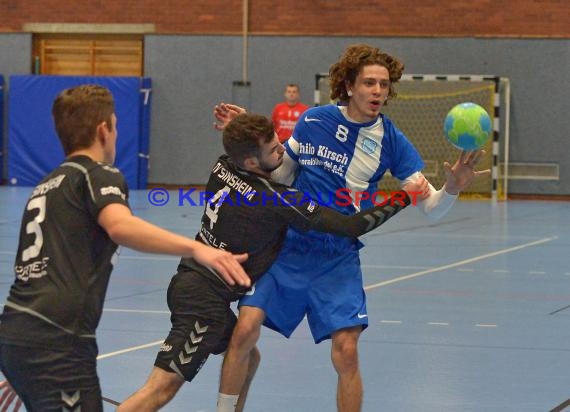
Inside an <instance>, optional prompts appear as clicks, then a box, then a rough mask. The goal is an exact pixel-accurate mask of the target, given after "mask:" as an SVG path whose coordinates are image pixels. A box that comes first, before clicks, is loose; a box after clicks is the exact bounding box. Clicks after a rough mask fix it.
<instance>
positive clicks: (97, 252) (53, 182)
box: [0, 85, 250, 412]
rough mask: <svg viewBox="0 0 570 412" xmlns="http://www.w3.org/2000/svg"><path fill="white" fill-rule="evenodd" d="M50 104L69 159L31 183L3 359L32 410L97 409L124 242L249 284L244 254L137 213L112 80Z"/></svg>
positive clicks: (0, 327)
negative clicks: (108, 302) (102, 339)
mask: <svg viewBox="0 0 570 412" xmlns="http://www.w3.org/2000/svg"><path fill="white" fill-rule="evenodd" d="M52 114H53V118H54V122H55V128H56V131H57V134H58V137H59V139H60V141H61V144H62V146H63V149H64V152H65V155H66V159H65V161H64V162H63V163H62V164H61V165H60V166H59V167H57V168H56V169H55V170H54V171H52V172H51V173H50V174H49V175H48V176H47V177H45V178H44V179H43V180H42V182H41V183H40V184H39V185H38V186H36V187H35V189H33V191H32V193H31V195H30V197H29V199H28V202H27V205H26V207H25V210H24V214H23V218H22V226H21V231H20V240H19V246H18V252H17V255H16V262H15V267H14V271H15V280H14V283H13V284H12V286H11V289H10V292H9V296H8V298H7V301H6V303H5V305H4V311H3V313H2V315H1V318H0V320H1V323H0V369H1V370H2V373H3V374H4V376H5V377H6V378H7V380H8V382H9V383H10V384H11V386H12V388H13V389H14V390H15V391H16V393H17V394H18V396H19V397H20V399H21V400H22V401H23V403H24V405H25V407H26V409H27V410H28V412H48V411H59V412H61V411H80V410H82V411H84V412H97V411H102V410H103V406H102V397H101V389H100V385H99V380H98V377H97V372H96V358H97V352H98V350H97V343H96V340H95V330H96V328H97V325H98V323H99V319H100V317H101V313H102V310H103V302H104V299H105V293H106V290H107V285H108V282H109V277H110V274H111V270H112V269H113V264H114V263H115V261H116V258H117V256H118V254H117V248H118V245H124V246H127V247H130V248H133V249H137V250H140V251H145V252H156V253H166V254H172V255H176V256H192V257H193V258H194V259H195V261H196V262H200V263H199V264H201V265H204V267H208V268H211V269H210V270H212V273H214V272H215V273H217V275H218V276H220V278H222V279H224V282H229V283H230V284H236V283H238V284H242V285H243V286H248V285H250V280H249V278H248V276H247V274H246V273H245V272H244V270H243V268H242V267H241V265H240V262H243V261H245V260H246V259H247V255H240V256H235V255H232V254H231V253H229V252H227V251H224V250H221V249H219V248H212V247H209V246H207V245H206V244H205V243H204V242H197V241H195V240H193V239H188V238H186V237H182V236H179V235H176V234H174V233H171V232H168V231H165V230H163V229H160V228H158V227H157V226H154V225H152V224H150V223H148V222H146V221H144V220H142V219H139V218H137V217H135V216H133V215H132V213H131V210H130V208H129V204H128V191H127V185H126V183H125V180H124V177H123V176H122V174H121V173H120V172H119V170H118V169H116V168H114V167H113V166H112V164H113V162H114V160H115V147H116V139H117V128H116V124H117V118H116V116H115V108H114V101H113V96H112V94H111V92H110V91H109V90H108V89H106V88H104V87H101V86H97V85H83V86H78V87H74V88H71V89H67V90H64V91H63V92H62V93H60V94H59V95H58V97H57V98H56V99H55V101H54V104H53V107H52ZM197 264H198V263H197ZM0 388H2V389H3V390H4V394H3V396H2V398H3V399H7V398H5V396H11V395H13V392H12V393H11V394H8V392H7V391H8V390H10V388H9V386H8V385H7V384H6V382H2V383H1V385H0ZM6 407H7V406H6ZM17 407H18V405H17V404H16V408H17Z"/></svg>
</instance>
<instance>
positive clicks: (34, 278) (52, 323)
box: [0, 156, 128, 348]
mask: <svg viewBox="0 0 570 412" xmlns="http://www.w3.org/2000/svg"><path fill="white" fill-rule="evenodd" d="M127 196H128V189H127V186H126V183H125V180H124V177H123V175H122V174H121V173H120V172H119V170H118V169H116V168H114V167H112V166H110V165H108V164H105V163H98V162H95V161H93V160H91V159H90V158H88V157H86V156H75V157H73V158H69V159H67V160H66V161H65V162H64V163H62V164H61V165H60V166H59V167H58V168H57V169H55V170H54V171H53V172H51V173H50V174H49V175H48V176H47V177H46V178H44V180H43V181H42V182H41V183H40V184H39V185H38V186H36V188H35V189H34V190H33V191H32V194H31V196H30V198H29V200H28V202H27V204H26V208H25V210H24V215H23V218H22V226H21V230H20V240H19V246H18V252H17V255H16V262H15V266H14V271H15V275H16V279H15V282H14V284H13V285H12V287H11V289H10V294H9V296H8V299H7V302H6V305H5V306H4V313H3V314H2V316H1V318H0V319H1V323H0V340H1V341H3V342H7V343H14V344H21V345H25V346H36V345H37V346H44V347H45V346H46V345H47V344H52V343H56V342H57V345H58V346H66V345H68V344H70V343H72V342H73V341H74V339H77V338H94V337H95V329H96V328H97V325H98V323H99V319H100V318H101V313H102V310H103V301H104V297H105V292H106V289H107V285H108V282H109V277H110V274H111V270H112V268H113V261H114V259H113V257H114V255H115V254H116V251H117V245H116V244H115V243H114V242H113V241H112V240H111V239H110V238H109V236H108V235H107V233H106V232H105V231H104V230H103V228H102V227H101V226H99V224H98V223H97V217H98V215H99V212H100V211H101V210H102V209H103V208H104V207H105V206H107V205H109V204H111V203H120V204H123V205H125V206H127V207H128V201H127ZM56 348H57V347H56Z"/></svg>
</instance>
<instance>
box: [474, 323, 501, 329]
mask: <svg viewBox="0 0 570 412" xmlns="http://www.w3.org/2000/svg"><path fill="white" fill-rule="evenodd" d="M475 326H477V327H478V328H496V327H497V325H493V324H487V323H477V324H476V325H475Z"/></svg>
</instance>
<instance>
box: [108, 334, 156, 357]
mask: <svg viewBox="0 0 570 412" xmlns="http://www.w3.org/2000/svg"><path fill="white" fill-rule="evenodd" d="M162 342H164V339H161V340H157V341H156V342H151V343H145V344H144V345H139V346H132V347H130V348H126V349H121V350H118V351H115V352H109V353H104V354H103V355H99V356H97V359H105V358H110V357H112V356H117V355H122V354H123V353H127V352H133V351H135V350H139V349H146V348H150V347H151V346H157V345H160V344H161V343H162Z"/></svg>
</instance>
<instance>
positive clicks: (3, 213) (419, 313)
mask: <svg viewBox="0 0 570 412" xmlns="http://www.w3.org/2000/svg"><path fill="white" fill-rule="evenodd" d="M29 193H30V188H15V187H6V186H2V187H0V205H1V206H0V295H1V299H2V301H3V300H4V299H5V296H6V294H7V291H8V289H9V286H10V284H11V282H12V278H13V274H12V266H13V261H14V256H15V251H16V247H17V238H18V232H19V225H20V217H21V212H22V208H23V206H24V204H25V201H26V197H27V196H28V195H29ZM169 194H170V195H171V198H170V201H169V203H168V204H167V205H165V206H162V207H156V206H152V205H151V204H150V203H149V200H148V191H133V192H131V206H132V208H133V211H134V213H135V214H137V215H139V216H141V217H143V218H146V219H148V220H150V221H151V222H153V223H156V224H158V225H160V226H163V227H165V228H167V229H171V230H173V231H176V232H178V233H182V234H186V235H188V236H192V237H193V236H194V234H195V233H196V231H197V229H198V227H199V217H200V215H201V213H202V208H201V207H199V206H189V205H187V204H186V205H185V206H182V207H181V206H177V200H176V198H177V195H178V193H177V192H176V191H172V192H169ZM569 221H570V203H568V202H563V201H529V200H524V201H523V200H510V201H508V202H499V203H492V202H490V201H472V200H471V201H467V200H461V201H458V202H457V203H456V205H455V206H454V208H453V209H452V210H451V211H450V213H448V215H447V216H446V217H445V218H444V219H442V220H441V221H439V222H436V223H432V222H429V221H428V220H426V219H425V218H423V216H422V215H421V214H420V213H419V212H418V211H417V210H414V208H412V207H410V208H408V209H407V210H405V211H404V212H402V213H401V214H400V215H398V216H396V217H395V218H394V219H392V220H391V221H390V222H388V223H387V224H386V225H384V226H382V227H381V228H380V229H379V230H376V231H375V232H373V233H371V234H368V235H367V236H365V237H363V241H364V243H365V244H366V247H365V248H364V249H363V251H362V255H361V259H362V267H363V272H364V282H365V287H366V290H367V296H368V313H369V319H370V326H369V328H368V329H367V330H366V331H365V332H364V333H363V334H362V337H361V340H360V359H361V369H362V375H363V380H364V385H365V399H364V407H363V410H364V411H365V412H377V411H386V412H412V411H414V412H415V411H421V412H448V411H449V412H506V411H512V412H544V411H550V410H552V409H553V408H555V407H556V406H557V405H559V404H561V403H563V402H565V401H566V400H567V399H569V398H570V267H569V265H568V263H569V262H570V224H569V223H568V222H569ZM177 262H178V259H177V258H175V257H168V256H161V255H143V254H140V253H137V252H134V251H132V250H128V249H122V253H121V256H120V259H119V262H118V264H117V266H116V268H115V271H114V272H113V275H112V277H111V283H110V285H109V289H108V293H107V299H106V304H105V311H104V314H103V318H102V320H101V324H100V326H99V329H98V333H97V335H98V342H99V352H100V356H99V362H98V369H99V376H100V378H101V384H102V388H103V394H104V396H105V397H108V398H110V399H114V400H122V399H125V398H126V397H127V396H128V395H130V394H131V393H132V392H133V391H135V390H136V389H137V388H138V387H140V386H141V385H142V384H143V382H144V381H145V379H146V377H147V375H148V373H149V371H150V369H151V367H152V364H153V361H154V357H155V354H156V352H157V350H158V347H159V345H160V343H161V341H162V339H163V338H164V337H165V336H166V334H167V332H168V330H169V327H170V322H169V312H168V310H167V307H166V288H167V286H168V283H169V280H170V277H171V276H172V274H173V273H174V271H175V269H176V266H177ZM315 263H318V262H315ZM259 346H260V349H261V352H262V363H261V365H260V368H259V371H258V374H257V377H256V379H255V381H254V383H253V386H252V388H251V392H250V396H249V399H248V403H247V407H246V410H248V411H252V412H256V411H264V412H265V411H271V412H291V411H295V412H315V411H334V410H336V407H335V391H336V374H335V372H334V370H333V368H332V365H331V362H330V344H329V342H324V343H321V344H319V345H315V344H314V343H313V341H312V338H311V336H310V333H309V331H308V328H307V325H306V323H305V322H303V323H302V325H301V326H300V327H299V329H298V330H297V331H296V332H295V333H294V334H293V336H292V337H291V339H288V340H287V339H284V338H282V337H281V336H280V335H277V334H276V333H274V332H272V331H270V330H266V329H264V330H263V333H262V337H261V340H260V343H259ZM220 364H221V357H219V356H213V357H211V358H210V359H209V360H208V362H207V363H206V365H205V366H204V367H203V369H202V370H201V372H200V373H199V374H198V376H197V378H196V379H195V380H194V382H192V383H190V384H186V385H184V386H183V388H182V389H181V391H180V392H179V394H178V395H177V397H176V398H175V399H174V400H173V401H172V402H171V403H170V404H169V405H168V406H167V407H166V408H164V410H165V411H185V412H206V411H207V412H214V411H215V404H216V397H217V386H218V375H219V368H220ZM105 410H106V411H107V410H108V411H112V410H114V407H113V406H112V405H111V404H107V403H106V404H105Z"/></svg>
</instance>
